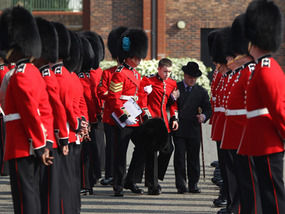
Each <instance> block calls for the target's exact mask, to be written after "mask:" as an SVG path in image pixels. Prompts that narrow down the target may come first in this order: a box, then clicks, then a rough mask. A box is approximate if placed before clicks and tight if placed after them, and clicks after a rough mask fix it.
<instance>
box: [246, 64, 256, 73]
mask: <svg viewBox="0 0 285 214" xmlns="http://www.w3.org/2000/svg"><path fill="white" fill-rule="evenodd" d="M255 66H256V64H255V63H250V64H249V65H248V69H249V71H250V72H253V71H254V69H255Z"/></svg>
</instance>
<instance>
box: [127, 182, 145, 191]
mask: <svg viewBox="0 0 285 214" xmlns="http://www.w3.org/2000/svg"><path fill="white" fill-rule="evenodd" d="M124 188H125V189H129V190H131V191H132V192H133V193H136V194H143V190H142V189H140V188H139V187H138V186H137V185H135V184H128V183H126V184H125V185H124Z"/></svg>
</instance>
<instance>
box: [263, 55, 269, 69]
mask: <svg viewBox="0 0 285 214" xmlns="http://www.w3.org/2000/svg"><path fill="white" fill-rule="evenodd" d="M261 67H268V68H270V59H269V58H267V57H266V58H263V59H262V60H261Z"/></svg>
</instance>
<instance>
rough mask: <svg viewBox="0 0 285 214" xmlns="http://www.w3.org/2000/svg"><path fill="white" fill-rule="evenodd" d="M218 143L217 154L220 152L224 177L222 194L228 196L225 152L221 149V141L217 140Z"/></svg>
mask: <svg viewBox="0 0 285 214" xmlns="http://www.w3.org/2000/svg"><path fill="white" fill-rule="evenodd" d="M216 145H217V154H218V161H219V168H220V171H221V177H222V179H223V185H222V186H221V187H220V195H222V196H223V197H224V198H227V192H228V190H227V189H226V186H225V185H224V183H225V179H226V170H225V152H224V151H222V150H221V149H220V146H221V141H216Z"/></svg>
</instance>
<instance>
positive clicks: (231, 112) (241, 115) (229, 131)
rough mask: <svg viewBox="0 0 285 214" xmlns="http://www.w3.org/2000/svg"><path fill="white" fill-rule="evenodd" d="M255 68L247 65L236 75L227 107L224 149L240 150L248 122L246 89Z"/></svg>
mask: <svg viewBox="0 0 285 214" xmlns="http://www.w3.org/2000/svg"><path fill="white" fill-rule="evenodd" d="M254 67H255V64H254V63H250V64H247V65H246V67H245V68H243V67H242V68H239V69H238V71H237V74H236V75H235V78H234V81H233V84H232V87H231V89H230V92H229V95H228V98H227V101H226V105H225V109H226V111H225V114H226V119H225V126H224V131H223V137H222V143H221V148H222V149H235V150H236V149H238V146H239V143H240V139H241V136H242V131H243V128H244V125H245V120H246V109H245V99H244V96H245V89H246V86H247V81H248V78H249V75H250V73H251V72H252V71H253V70H254Z"/></svg>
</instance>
